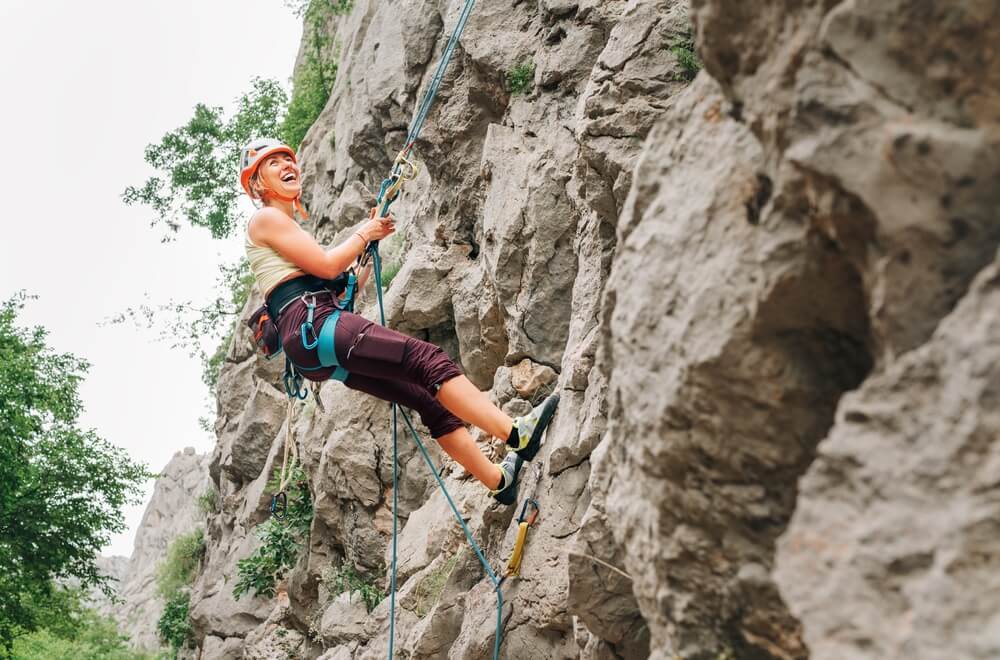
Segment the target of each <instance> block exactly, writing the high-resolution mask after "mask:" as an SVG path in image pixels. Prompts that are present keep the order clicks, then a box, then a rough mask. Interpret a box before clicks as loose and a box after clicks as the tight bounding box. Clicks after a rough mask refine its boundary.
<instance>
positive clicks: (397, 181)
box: [366, 0, 503, 660]
mask: <svg viewBox="0 0 1000 660" xmlns="http://www.w3.org/2000/svg"><path fill="white" fill-rule="evenodd" d="M473 5H475V0H466V2H465V5H464V6H463V7H462V12H461V14H459V17H458V21H457V22H456V24H455V29H454V30H453V31H452V33H451V37H450V38H449V39H448V43H447V45H446V46H445V48H444V51H443V52H442V54H441V61H440V62H439V63H438V67H437V70H436V71H435V72H434V77H433V78H431V82H430V85H428V87H427V92H426V93H425V94H424V98H423V100H422V101H421V103H420V107H419V109H418V110H417V114H416V116H415V117H414V119H413V124H412V125H411V126H410V131H409V134H408V135H407V137H406V145H405V146H404V147H403V149H402V151H400V152H399V155H397V156H396V161H395V162H394V163H393V168H392V174H391V175H390V176H389V178H387V179H385V180H383V181H382V185H381V187H380V189H379V193H378V197H377V201H376V204H375V208H374V209H372V212H373V213H375V212H376V211H377V212H378V213H379V216H380V217H385V216H386V215H387V214H388V212H389V207H390V206H391V205H392V203H393V202H394V201H396V198H397V197H398V196H399V193H400V191H402V188H403V184H404V183H405V182H406V181H409V180H410V179H413V178H414V177H415V176H416V173H417V167H416V165H415V164H414V163H412V162H411V161H409V160H408V159H407V156H408V155H409V153H410V149H412V148H413V144H414V143H415V142H416V140H417V138H418V137H419V136H420V131H421V129H422V128H423V126H424V122H425V120H426V119H427V115H428V113H429V112H430V109H431V106H432V105H433V103H434V98H435V96H437V91H438V88H439V87H440V86H441V81H442V80H443V79H444V74H445V71H446V70H447V68H448V63H449V61H450V60H451V57H452V55H453V54H454V51H455V47H456V46H457V45H458V41H459V38H460V37H461V36H462V31H463V30H464V29H465V24H466V23H467V22H468V20H469V15H470V14H471V12H472V7H473ZM366 256H367V257H370V258H371V260H372V266H373V271H374V274H375V291H376V292H377V297H378V311H379V322H380V323H381V324H382V325H385V304H384V302H383V299H382V257H381V255H380V254H379V251H378V241H373V242H372V243H371V245H369V247H368V252H367V254H366ZM398 415H402V417H403V421H404V422H405V423H406V427H407V428H408V429H409V431H410V435H411V436H412V438H413V441H414V442H415V443H416V445H417V447H418V448H419V449H420V453H421V455H422V456H423V458H424V462H426V463H427V467H428V468H430V471H431V473H433V474H434V478H435V479H436V480H437V483H438V486H439V487H440V488H441V492H442V493H444V496H445V499H446V500H447V501H448V506H449V507H451V511H452V513H454V514H455V519H456V520H457V521H458V524H459V525H460V526H461V527H462V531H463V532H464V533H465V538H466V540H468V542H469V545H470V546H471V547H472V549H473V551H474V552H475V553H476V557H477V558H478V559H479V563H481V564H482V565H483V569H484V570H485V571H486V574H487V576H488V577H489V579H490V581H491V582H492V583H493V588H494V591H495V592H496V595H497V627H496V635H495V637H494V642H493V659H494V660H498V658H499V657H500V642H501V639H502V633H503V619H502V612H503V593H502V592H501V590H500V582H501V580H500V578H498V577H497V575H496V573H495V572H494V571H493V568H492V567H491V566H490V564H489V562H488V561H486V557H485V556H484V555H483V552H482V550H481V549H480V548H479V545H478V544H477V543H476V541H475V539H474V538H472V532H471V531H469V527H468V526H467V525H466V524H465V520H464V519H463V517H462V514H461V513H460V512H459V510H458V507H457V506H455V502H454V500H453V499H452V498H451V494H450V493H449V492H448V489H447V488H446V487H445V485H444V480H442V479H441V475H440V473H439V471H438V469H437V466H435V465H434V461H433V459H431V457H430V454H429V453H428V452H427V448H426V447H425V446H424V443H423V442H421V441H420V436H419V435H418V434H417V432H416V429H414V427H413V422H412V421H411V420H410V416H409V415H408V414H407V413H406V411H404V410H403V409H402V408H400V407H399V406H397V405H396V404H392V570H391V573H390V577H389V589H390V595H389V660H392V656H393V652H394V648H395V640H396V565H397V555H398V538H399V508H398V499H397V493H398V492H399V433H398Z"/></svg>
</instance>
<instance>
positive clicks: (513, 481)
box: [490, 451, 524, 506]
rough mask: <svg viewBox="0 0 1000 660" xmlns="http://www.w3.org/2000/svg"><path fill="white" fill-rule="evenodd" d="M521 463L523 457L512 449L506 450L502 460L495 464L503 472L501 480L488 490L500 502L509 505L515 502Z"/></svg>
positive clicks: (522, 462) (522, 463)
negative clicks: (495, 486)
mask: <svg viewBox="0 0 1000 660" xmlns="http://www.w3.org/2000/svg"><path fill="white" fill-rule="evenodd" d="M522 465H524V459H522V458H521V457H520V456H518V455H517V454H516V453H515V452H512V451H509V452H507V455H506V456H504V459H503V462H502V463H500V464H499V465H497V467H498V468H500V471H501V472H502V473H503V481H502V482H500V485H499V486H498V487H497V489H496V490H491V491H490V495H491V496H492V497H493V498H494V499H495V500H496V501H497V502H499V503H500V504H506V505H508V506H509V505H511V504H513V503H514V502H517V475H518V474H519V473H520V472H521V466H522Z"/></svg>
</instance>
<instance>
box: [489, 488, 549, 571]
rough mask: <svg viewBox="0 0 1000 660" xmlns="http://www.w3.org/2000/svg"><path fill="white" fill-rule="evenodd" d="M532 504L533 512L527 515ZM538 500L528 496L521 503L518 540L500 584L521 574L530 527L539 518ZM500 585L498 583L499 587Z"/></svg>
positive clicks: (518, 518)
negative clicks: (522, 559)
mask: <svg viewBox="0 0 1000 660" xmlns="http://www.w3.org/2000/svg"><path fill="white" fill-rule="evenodd" d="M528 505H531V513H530V514H528V515H527V516H525V514H526V513H527V511H528ZM538 510H539V509H538V502H536V501H535V500H533V499H531V498H528V499H526V500H524V504H522V505H521V515H519V516H518V517H517V540H516V541H514V549H513V550H512V551H511V553H510V561H508V562H507V568H505V569H504V572H503V577H502V578H500V584H501V585H502V584H503V583H504V581H505V580H506V579H507V578H509V577H519V576H520V575H521V558H522V557H524V543H525V541H527V540H528V528H529V527H531V526H532V525H534V524H535V521H536V520H537V519H538ZM499 586H500V585H497V587H498V588H499Z"/></svg>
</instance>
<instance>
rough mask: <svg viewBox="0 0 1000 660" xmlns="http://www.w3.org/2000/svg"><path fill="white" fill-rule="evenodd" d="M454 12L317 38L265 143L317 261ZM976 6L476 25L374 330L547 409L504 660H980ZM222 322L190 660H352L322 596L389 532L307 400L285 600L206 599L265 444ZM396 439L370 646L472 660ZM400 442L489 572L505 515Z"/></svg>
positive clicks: (257, 395) (342, 424)
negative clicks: (316, 49)
mask: <svg viewBox="0 0 1000 660" xmlns="http://www.w3.org/2000/svg"><path fill="white" fill-rule="evenodd" d="M461 4H462V3H461V2H459V1H458V0H400V1H399V2H393V3H385V2H376V1H375V0H356V1H355V2H354V6H353V9H352V11H351V12H350V13H349V14H348V15H346V16H344V17H342V18H340V19H338V20H337V22H336V24H335V25H333V26H331V30H332V32H333V37H334V39H335V41H336V43H338V44H339V46H340V49H339V74H338V77H337V81H336V86H335V88H334V90H333V94H332V96H331V98H330V101H329V103H328V104H327V107H326V109H325V110H324V112H323V114H322V115H321V116H320V118H319V120H318V121H317V122H316V123H315V125H314V126H313V127H312V129H311V131H310V132H309V134H308V135H307V137H306V140H305V142H304V143H303V146H302V149H301V158H302V162H303V164H304V171H305V183H306V192H307V200H306V201H307V204H308V206H309V208H310V210H311V213H312V218H313V227H312V229H313V230H314V231H315V233H316V235H317V236H318V237H319V238H320V240H321V241H323V242H326V243H331V242H334V241H335V240H336V239H337V238H338V233H340V232H343V231H346V230H348V228H349V227H351V226H352V225H353V224H354V223H356V222H358V221H359V220H360V219H361V218H362V217H363V216H364V214H365V213H366V211H367V206H368V204H369V203H370V198H369V194H368V192H367V189H373V188H375V186H376V185H377V183H378V181H379V180H380V179H381V178H382V177H383V176H384V175H385V173H386V172H387V171H388V169H389V166H390V164H391V162H392V158H393V156H394V154H395V153H396V151H398V149H399V148H400V147H401V141H402V139H403V137H404V135H405V132H406V127H407V125H408V123H409V121H410V119H411V117H412V114H413V111H414V106H415V104H416V103H417V101H418V100H419V98H420V96H421V95H422V93H423V91H424V89H425V88H426V85H427V83H428V82H429V78H430V76H431V74H432V73H433V69H434V66H435V65H436V60H437V57H438V55H439V54H440V50H441V47H442V43H443V40H444V38H445V37H446V36H447V35H446V32H447V29H448V28H449V27H450V26H451V25H452V24H453V22H454V18H455V16H456V14H457V11H458V9H459V7H460V5H461ZM998 14H1000V7H998V6H997V5H996V4H995V3H990V2H968V3H930V2H924V1H922V0H881V1H879V2H876V1H875V0H843V1H840V0H814V1H809V2H801V1H798V0H796V1H794V2H793V1H792V0H773V1H769V2H765V3H748V2H740V1H737V0H691V2H690V5H689V4H688V3H686V2H683V1H677V0H529V1H527V2H525V1H522V0H496V1H494V2H480V3H478V4H477V6H476V8H475V10H474V12H473V15H472V18H471V20H470V22H469V25H468V27H467V29H466V32H465V35H464V37H463V39H462V42H461V45H460V48H459V50H458V52H457V54H456V56H455V59H454V60H453V62H452V66H451V68H450V69H449V72H448V75H447V77H446V79H445V81H444V85H443V86H442V90H441V93H440V95H439V97H438V100H437V104H436V106H435V107H434V109H433V111H432V113H431V116H430V120H429V122H428V124H427V126H426V128H425V130H424V133H423V135H422V138H421V140H420V141H419V142H418V144H417V146H416V154H417V157H418V158H419V160H420V164H421V170H422V173H421V175H420V177H419V178H418V179H417V180H416V181H415V182H413V184H412V185H411V186H410V187H409V189H408V192H407V193H406V195H405V196H404V197H403V198H402V199H401V200H400V201H399V202H398V203H397V205H396V206H395V212H396V214H397V217H398V218H399V225H400V235H401V236H402V237H403V238H402V240H401V241H399V242H398V244H397V245H396V246H394V247H392V250H393V255H394V256H393V257H392V258H393V259H398V260H400V261H401V263H402V269H401V271H400V273H399V274H398V275H397V276H396V278H395V280H394V281H393V282H392V285H391V287H390V288H389V290H388V293H387V299H386V303H387V314H388V317H389V323H390V325H392V326H393V327H396V328H398V329H401V330H403V331H405V332H408V333H411V334H414V335H417V336H420V337H423V338H427V339H429V340H431V341H434V342H436V343H439V344H440V345H442V346H444V347H445V348H446V350H448V351H449V352H450V353H451V354H452V355H453V356H454V357H455V358H456V360H458V361H459V362H460V363H461V365H462V367H463V368H464V369H465V371H466V373H467V374H468V375H469V377H470V378H471V379H472V380H473V381H474V382H475V383H477V384H478V385H479V386H480V387H482V388H483V389H489V390H490V392H491V396H493V397H494V399H495V400H496V401H497V402H498V403H499V404H500V405H502V406H503V407H504V408H505V409H506V410H509V411H511V412H514V413H517V412H520V411H523V410H525V409H527V408H528V407H529V406H530V403H531V401H532V400H533V399H535V398H537V397H538V396H540V395H541V394H543V393H544V391H545V390H546V389H552V388H555V389H557V390H558V391H560V392H561V393H562V395H563V402H562V404H561V406H560V409H559V412H558V414H557V417H556V419H555V422H554V425H553V426H552V428H551V429H550V431H549V434H548V438H547V442H546V445H545V447H544V448H543V451H542V452H541V454H540V455H539V457H538V458H537V459H536V462H535V464H534V465H535V466H536V467H533V468H532V469H531V470H529V471H528V472H527V473H526V476H525V478H524V481H523V483H522V491H521V494H522V497H524V496H528V495H532V496H534V497H535V498H536V499H537V500H538V501H539V502H540V504H541V509H542V512H541V517H540V520H539V523H538V525H537V526H536V528H535V529H534V530H533V531H532V534H531V537H530V539H529V542H528V546H527V552H526V556H525V560H524V564H523V569H522V575H521V577H520V579H516V580H511V581H510V582H508V583H507V584H505V586H504V594H505V602H506V606H505V609H504V611H503V613H502V614H503V616H502V620H503V626H504V641H503V647H502V652H501V655H502V657H505V658H543V657H547V658H583V659H591V660H596V659H602V660H603V659H611V658H645V657H653V658H658V659H666V658H675V657H680V658H711V659H715V658H726V657H728V658H805V657H815V658H845V657H858V658H882V657H907V658H935V657H942V656H953V657H968V658H989V657H995V656H996V655H997V654H998V653H1000V635H998V633H997V632H996V631H997V630H1000V625H998V624H1000V620H998V618H997V617H998V616H1000V615H997V613H996V612H997V610H996V608H995V607H993V606H992V605H991V603H995V598H996V594H997V589H998V582H997V579H998V578H997V575H1000V572H998V571H997V570H996V569H997V568H998V564H1000V540H998V539H1000V534H998V533H997V531H998V530H997V529H996V526H997V522H996V521H997V520H998V519H1000V517H998V512H1000V511H998V509H1000V506H998V501H1000V500H998V498H997V497H996V493H997V490H996V489H997V484H998V483H1000V447H998V444H1000V439H998V433H997V429H998V428H1000V419H998V418H997V410H998V407H997V403H998V401H1000V367H998V366H997V365H998V364H1000V361H998V360H997V359H996V358H997V357H1000V333H998V332H997V330H998V323H1000V312H998V311H997V310H998V309H1000V307H998V305H997V303H998V295H1000V294H998V291H1000V276H998V274H997V268H1000V263H998V261H997V259H998V258H997V246H998V243H1000V218H998V215H1000V211H998V208H1000V205H998V202H1000V149H998V138H1000V132H998V128H1000V127H998V119H1000V84H998V83H1000V80H998V77H1000V62H998V61H997V60H998V59H1000V51H998V50H997V49H996V44H997V43H998V39H997V37H998V36H1000V35H998V31H1000V27H998V26H1000V20H998V19H1000V16H998ZM691 40H693V41H696V43H697V51H698V54H699V55H700V57H701V59H702V60H703V61H704V66H705V71H703V72H702V73H700V74H699V75H698V76H697V78H695V80H694V81H693V82H692V83H690V84H688V80H689V78H690V73H691V59H690V57H689V56H688V54H687V51H686V49H685V44H687V43H688V42H689V41H691ZM528 62H530V63H532V64H533V79H532V83H531V85H530V89H528V90H527V91H526V92H525V93H520V94H515V93H513V92H512V90H511V87H510V86H509V85H508V83H507V78H506V74H507V73H508V72H510V71H512V70H514V69H516V68H520V69H521V70H522V71H523V70H525V69H524V65H525V63H528ZM390 247H391V246H390ZM367 302H368V305H367V309H365V308H364V307H365V306H364V305H363V306H362V307H363V309H362V310H361V311H362V312H364V313H366V314H367V315H369V316H370V317H372V316H374V309H373V308H372V307H371V302H372V296H371V294H370V292H369V295H368V298H367ZM258 304H259V300H251V301H250V302H249V303H248V307H247V310H248V311H249V310H251V309H253V308H254V307H256V305H258ZM244 331H245V328H244V327H243V326H242V325H240V326H238V336H237V340H236V341H234V342H233V344H232V349H231V350H230V353H229V355H228V356H227V362H226V365H225V367H224V369H223V371H222V373H221V376H220V380H219V392H220V395H219V400H218V411H219V415H218V423H217V429H216V430H217V433H218V444H217V447H216V449H215V452H214V454H213V456H212V461H211V466H210V471H211V476H212V479H213V481H214V483H215V484H216V486H217V487H218V489H219V492H220V493H221V494H222V496H223V498H222V509H221V511H220V512H219V513H218V514H216V515H213V516H211V517H210V518H209V520H208V529H207V537H208V549H207V557H206V561H205V565H204V568H203V570H202V573H201V575H200V576H199V578H198V581H197V583H196V585H195V588H194V593H193V598H192V607H191V618H192V622H193V624H194V627H195V637H196V641H197V649H194V650H193V651H191V655H192V657H200V658H213V659H214V658H271V657H303V658H317V657H322V658H324V659H325V660H342V659H346V658H382V657H385V655H386V649H387V642H388V602H387V601H383V603H382V604H380V605H379V606H377V607H375V608H374V609H373V610H372V612H371V613H368V612H367V611H366V610H365V608H364V606H363V605H361V604H360V603H359V602H358V600H357V599H356V598H351V597H350V596H349V595H347V594H345V595H343V596H341V597H337V598H332V597H331V596H330V594H329V591H328V589H327V585H326V584H325V582H324V580H323V579H322V577H323V574H324V572H325V571H326V570H327V569H328V568H329V567H330V566H331V565H334V564H341V563H347V564H349V565H351V566H353V567H356V568H357V569H358V570H359V571H362V572H365V571H367V572H369V573H371V574H379V572H380V571H381V570H383V569H384V566H385V564H386V558H387V544H388V541H389V535H388V530H389V512H388V509H387V506H388V505H387V503H388V502H390V501H391V496H392V494H391V492H390V487H391V483H392V482H391V465H390V460H389V458H388V457H389V456H391V446H390V435H389V425H388V418H389V415H388V406H387V405H385V404H383V403H381V402H379V401H376V400H373V399H371V398H369V397H365V396H363V395H358V394H356V393H353V392H351V391H349V390H347V389H345V388H344V387H343V386H342V385H340V384H339V383H336V382H330V383H325V384H323V385H322V386H321V387H316V388H315V389H314V397H313V398H311V401H310V403H307V404H306V405H305V406H302V407H301V408H300V409H299V411H298V412H297V413H296V415H295V417H294V418H293V421H292V425H293V428H292V431H293V433H294V437H295V439H296V443H297V447H298V451H299V453H300V455H301V456H302V461H303V466H304V468H305V472H306V474H307V477H308V481H309V488H310V491H311V493H312V497H313V501H314V503H315V517H314V520H313V523H312V528H311V532H310V542H309V547H308V548H307V549H306V551H305V552H303V553H302V556H301V557H300V560H299V563H298V565H297V566H296V567H295V569H294V571H293V572H292V574H291V576H290V577H289V579H288V598H287V599H285V598H283V597H282V598H278V599H276V600H270V599H264V598H251V597H249V596H245V597H244V598H242V599H240V600H236V599H234V597H233V594H232V586H233V580H234V576H235V572H236V563H237V561H238V560H240V559H242V558H245V557H247V556H248V555H249V554H250V552H252V550H253V548H254V547H255V545H256V543H257V540H256V539H255V537H254V535H253V533H252V532H253V528H254V527H255V526H256V525H257V524H259V523H261V522H262V521H264V520H265V519H266V518H267V515H268V512H267V504H268V497H267V494H266V492H265V484H266V482H267V481H268V480H269V478H270V477H271V475H272V473H273V472H274V471H275V469H276V466H277V465H279V463H280V460H281V457H280V451H281V447H282V441H283V438H284V432H285V429H284V422H285V416H284V396H283V394H282V392H281V390H280V385H279V382H278V369H279V368H280V364H272V363H267V362H266V361H264V360H262V359H261V358H259V357H258V356H256V355H255V354H254V352H253V351H252V348H251V346H250V344H249V342H248V341H247V338H246V336H245V332H244ZM546 370H548V371H546ZM525 373H527V374H528V375H531V374H542V373H551V374H552V375H554V376H555V377H556V378H555V380H554V382H552V383H550V384H548V385H541V383H543V382H545V379H531V378H525V377H524V375H525ZM526 383H531V384H530V385H526ZM480 440H481V442H483V444H484V446H487V447H490V446H491V441H490V440H489V439H487V438H481V439H480ZM401 447H402V450H401V456H400V467H401V481H400V485H399V492H398V494H397V495H398V497H399V503H400V513H401V515H402V518H403V521H404V523H405V524H404V527H403V530H402V536H401V541H400V543H401V553H400V556H401V565H400V584H399V596H398V612H397V621H396V649H397V654H398V656H399V657H408V658H413V659H416V658H469V659H473V658H474V659H480V658H486V657H489V655H490V653H491V649H492V646H493V635H494V622H495V617H496V615H495V612H494V607H495V602H496V600H495V597H494V595H493V593H492V588H491V585H490V584H489V583H488V581H486V580H484V578H483V575H482V570H481V569H480V567H479V565H478V562H477V561H476V559H475V558H474V556H472V554H471V553H470V552H469V551H468V549H467V547H466V545H465V542H464V539H463V538H462V537H461V534H460V532H459V531H458V530H457V527H456V525H455V523H454V521H453V520H452V519H451V518H450V515H449V512H448V510H447V507H446V506H445V504H444V500H443V498H442V496H441V495H440V493H439V492H438V490H437V488H436V485H435V483H434V481H433V479H432V476H431V475H430V474H429V472H428V470H427V469H426V467H425V466H424V465H423V463H422V461H421V459H420V457H419V456H418V455H417V454H416V452H415V449H414V447H413V446H412V443H410V442H409V441H406V440H404V441H403V442H402V444H401ZM430 449H431V450H432V452H433V453H434V454H435V458H436V460H437V461H438V462H439V463H441V462H443V463H444V465H445V470H444V475H445V478H446V482H447V485H448V487H449V489H450V490H451V492H452V493H453V495H454V496H455V498H456V501H457V502H458V505H459V506H460V507H461V509H462V510H463V512H464V515H465V517H466V520H467V522H468V523H469V525H470V527H471V528H472V530H473V533H474V534H475V536H476V538H477V539H479V540H480V542H481V544H482V546H483V548H484V551H485V552H486V554H487V556H488V559H489V560H490V561H491V562H492V564H493V565H494V566H499V565H501V564H502V562H503V561H505V560H506V557H507V555H508V553H509V552H510V549H511V546H512V544H513V540H514V534H515V530H514V528H513V527H512V526H511V524H510V523H511V520H512V517H513V515H514V513H515V512H514V510H513V508H510V509H507V508H502V507H499V506H498V505H496V504H494V503H492V501H491V500H489V499H488V498H487V497H486V496H485V493H484V492H483V490H482V488H481V487H478V486H477V485H476V484H475V483H473V482H472V481H471V480H470V479H469V478H468V476H467V475H465V474H463V473H462V472H461V470H460V469H459V468H457V467H456V466H455V465H454V464H451V463H449V462H448V461H442V458H443V457H442V456H441V454H440V451H439V450H437V448H436V447H434V446H433V445H432V446H431V447H430ZM431 583H433V584H435V585H436V586H437V588H436V589H434V590H430V589H429V587H428V585H429V584H431ZM429 593H430V594H431V595H430V596H429V595H428V594H429ZM279 653H280V654H281V655H277V654H279Z"/></svg>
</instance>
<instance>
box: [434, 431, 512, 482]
mask: <svg viewBox="0 0 1000 660" xmlns="http://www.w3.org/2000/svg"><path fill="white" fill-rule="evenodd" d="M437 441H438V444H439V445H441V449H444V451H445V453H447V454H448V455H449V456H451V457H452V458H454V459H455V460H456V461H458V463H459V465H461V466H462V467H464V468H465V469H466V470H467V471H468V472H470V473H471V474H472V476H474V477H475V478H476V479H479V481H480V482H482V483H483V485H485V486H486V487H487V488H489V489H490V490H496V489H497V488H498V487H499V486H500V480H501V473H500V469H499V468H498V467H497V466H496V464H495V463H493V462H492V461H490V459H488V458H486V456H485V455H484V454H483V452H482V451H481V450H480V449H479V445H477V444H476V441H475V440H473V439H472V436H471V435H469V431H468V429H466V428H465V427H464V426H463V427H462V428H460V429H455V430H454V431H452V432H451V433H446V434H445V435H443V436H441V437H440V438H438V439H437Z"/></svg>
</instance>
